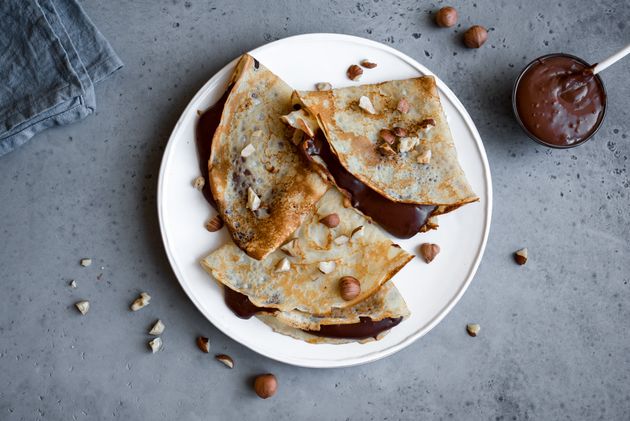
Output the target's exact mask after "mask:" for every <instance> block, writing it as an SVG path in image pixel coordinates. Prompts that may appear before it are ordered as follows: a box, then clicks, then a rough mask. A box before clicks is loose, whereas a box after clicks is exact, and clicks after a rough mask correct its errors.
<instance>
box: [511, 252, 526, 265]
mask: <svg viewBox="0 0 630 421" xmlns="http://www.w3.org/2000/svg"><path fill="white" fill-rule="evenodd" d="M514 260H516V263H518V264H519V265H521V266H522V265H524V264H525V263H527V248H522V249H520V250H518V251H516V252H515V253H514Z"/></svg>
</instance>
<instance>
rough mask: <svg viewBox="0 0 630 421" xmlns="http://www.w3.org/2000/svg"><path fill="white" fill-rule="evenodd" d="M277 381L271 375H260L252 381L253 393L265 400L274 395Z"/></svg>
mask: <svg viewBox="0 0 630 421" xmlns="http://www.w3.org/2000/svg"><path fill="white" fill-rule="evenodd" d="M277 389H278V380H276V376H274V375H273V374H261V375H260V376H258V377H256V380H254V391H255V392H256V394H257V395H258V397H260V398H262V399H267V398H270V397H272V396H273V395H275V394H276V390H277Z"/></svg>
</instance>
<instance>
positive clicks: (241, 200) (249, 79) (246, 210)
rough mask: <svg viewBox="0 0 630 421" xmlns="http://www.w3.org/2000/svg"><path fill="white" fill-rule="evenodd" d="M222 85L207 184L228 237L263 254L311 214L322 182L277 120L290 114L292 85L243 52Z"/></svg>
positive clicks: (254, 254)
mask: <svg viewBox="0 0 630 421" xmlns="http://www.w3.org/2000/svg"><path fill="white" fill-rule="evenodd" d="M229 85H230V86H231V91H230V94H229V97H228V99H227V101H226V103H225V107H224V110H223V114H222V116H221V122H220V124H219V127H218V128H217V130H216V132H215V135H214V137H213V140H212V151H211V156H210V162H209V163H208V166H209V171H210V180H209V181H210V187H211V189H212V194H213V196H214V198H215V199H216V202H217V205H218V208H219V213H220V215H221V217H222V218H223V221H224V222H225V225H226V226H227V227H228V229H229V231H230V233H231V234H232V238H233V239H234V242H235V243H236V244H237V245H238V246H239V247H240V248H241V249H243V250H244V251H245V252H246V253H247V254H248V255H250V256H252V257H253V258H254V259H263V258H264V257H265V256H267V255H268V254H269V253H271V252H272V251H273V250H275V249H276V248H277V247H278V246H279V245H280V244H282V243H283V242H284V241H285V239H286V238H287V237H288V236H289V235H290V234H291V233H292V232H293V231H295V229H296V228H297V227H298V226H300V224H301V223H302V221H303V220H304V219H305V218H306V217H308V216H309V215H311V214H312V213H313V211H314V209H315V203H317V201H318V200H319V198H320V197H321V196H322V195H323V194H324V193H325V191H326V189H327V187H328V186H327V185H326V183H325V182H324V181H323V180H322V178H321V177H320V176H319V175H318V174H317V173H316V172H314V171H313V170H312V169H311V168H310V167H309V166H308V165H305V163H304V161H303V159H302V158H301V157H300V156H299V155H298V154H297V153H296V151H295V146H294V145H293V144H292V143H291V136H292V134H293V130H292V129H289V128H287V127H286V126H285V125H284V124H283V123H282V122H281V121H280V116H282V115H284V114H287V113H289V112H290V111H291V93H292V89H291V88H290V87H289V86H288V85H287V84H286V83H284V82H283V81H282V80H281V79H280V78H278V77H277V76H276V75H274V74H273V73H271V72H270V71H269V70H267V69H266V68H265V67H264V66H263V65H262V64H260V63H259V62H257V61H256V60H255V59H254V58H253V57H251V56H249V55H247V54H246V55H244V56H243V57H242V58H241V59H240V61H239V62H238V64H237V66H236V70H235V71H234V74H233V75H232V78H231V80H230V84H229ZM254 196H255V198H254Z"/></svg>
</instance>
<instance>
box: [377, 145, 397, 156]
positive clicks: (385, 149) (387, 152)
mask: <svg viewBox="0 0 630 421" xmlns="http://www.w3.org/2000/svg"><path fill="white" fill-rule="evenodd" d="M376 149H377V150H378V151H379V152H380V153H381V155H383V156H394V155H396V151H395V150H394V149H393V148H392V147H391V146H390V145H389V144H388V143H385V142H383V143H381V144H380V145H378V146H377V147H376Z"/></svg>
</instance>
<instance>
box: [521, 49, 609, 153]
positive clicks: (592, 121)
mask: <svg viewBox="0 0 630 421" xmlns="http://www.w3.org/2000/svg"><path fill="white" fill-rule="evenodd" d="M605 103H606V93H605V91H604V87H603V85H602V82H601V80H600V79H599V78H598V77H596V76H594V75H593V73H592V68H591V67H589V66H588V65H587V64H585V63H583V62H582V61H580V60H578V59H577V58H574V57H571V56H566V55H552V56H547V57H541V58H539V59H538V60H536V61H535V62H534V63H533V64H532V65H530V66H529V68H528V69H527V70H526V71H525V73H524V74H523V75H522V76H521V78H520V80H519V82H518V86H517V88H516V93H515V104H516V109H517V112H518V116H519V118H520V120H521V122H522V124H523V126H525V128H526V129H527V130H528V131H529V132H530V133H531V134H532V135H534V136H535V137H537V138H538V139H540V140H541V141H542V142H543V143H549V144H552V145H556V146H560V147H566V146H572V145H575V144H577V143H580V142H582V141H584V140H586V139H587V138H588V137H590V136H591V135H592V134H593V133H594V132H595V131H596V130H597V128H598V126H599V124H600V122H601V120H602V118H603V117H604V109H605Z"/></svg>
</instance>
